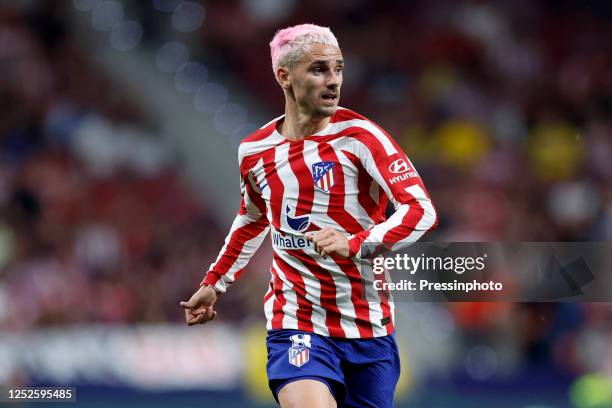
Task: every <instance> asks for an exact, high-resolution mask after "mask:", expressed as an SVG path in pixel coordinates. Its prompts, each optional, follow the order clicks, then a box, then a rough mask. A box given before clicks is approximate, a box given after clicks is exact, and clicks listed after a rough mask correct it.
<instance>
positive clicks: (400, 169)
mask: <svg viewBox="0 0 612 408" xmlns="http://www.w3.org/2000/svg"><path fill="white" fill-rule="evenodd" d="M389 172H391V173H393V174H399V176H395V177H391V178H390V179H389V184H391V185H393V184H395V183H399V182H400V181H404V180H408V179H409V178H413V177H419V175H418V174H417V172H416V171H414V170H413V169H412V167H410V165H409V164H408V162H407V161H406V160H404V159H397V160H395V161H394V162H393V163H391V164H390V165H389Z"/></svg>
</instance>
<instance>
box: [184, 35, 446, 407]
mask: <svg viewBox="0 0 612 408" xmlns="http://www.w3.org/2000/svg"><path fill="white" fill-rule="evenodd" d="M270 47H271V54H272V68H273V71H274V75H275V78H276V80H277V82H278V83H279V85H280V86H281V88H282V90H283V92H284V94H285V114H284V115H282V116H280V117H278V118H276V119H274V120H272V121H271V122H270V123H268V124H266V125H264V126H263V127H262V128H260V129H259V130H257V131H256V132H254V133H253V134H251V135H250V136H248V137H246V138H245V139H244V140H243V141H242V143H241V144H240V148H239V151H238V157H239V163H240V175H241V192H242V201H241V205H240V210H239V211H238V214H237V216H236V219H235V220H234V222H233V224H232V227H231V230H230V232H229V235H228V236H227V238H226V240H225V245H224V246H223V248H222V249H221V252H220V254H219V257H218V258H217V260H216V261H215V262H214V263H213V264H212V265H211V266H210V268H209V269H208V272H207V274H206V276H205V278H204V280H203V281H202V283H201V287H200V288H199V290H198V291H197V292H196V293H195V294H194V295H193V296H192V297H191V299H190V300H189V301H188V302H181V306H182V307H183V308H184V309H185V318H186V321H187V323H188V324H189V325H193V324H198V323H200V324H203V323H206V322H208V321H210V320H212V319H213V318H214V317H215V316H216V312H215V311H214V304H215V302H216V301H217V298H218V295H219V294H220V293H224V292H225V291H226V290H227V289H228V287H229V286H230V285H231V284H232V283H233V282H234V281H235V280H236V279H238V278H239V277H240V274H241V272H242V271H243V269H244V267H245V266H246V264H247V262H248V261H249V259H250V258H251V256H252V255H253V253H254V252H255V251H256V250H257V248H258V247H259V245H260V244H261V243H262V241H263V240H264V239H265V237H266V236H267V234H268V232H269V231H270V233H271V241H272V246H273V249H274V256H273V259H272V266H271V268H270V272H271V279H270V284H269V289H268V292H267V294H266V295H265V297H264V310H265V315H266V318H267V329H268V336H267V348H268V364H267V372H268V380H269V385H270V389H271V391H272V393H273V394H274V397H275V398H276V399H277V401H279V402H280V404H281V406H282V407H284V408H287V407H308V408H313V407H335V406H346V407H376V408H383V407H391V406H392V402H393V393H394V391H395V386H396V384H397V380H398V378H399V370H400V362H399V356H398V350H397V344H396V340H395V335H394V331H395V327H394V314H393V312H394V306H393V303H392V299H391V298H389V296H387V295H386V294H384V293H379V292H377V291H376V290H375V289H374V287H373V284H372V282H373V279H374V278H373V275H372V273H371V272H369V273H366V272H364V271H367V268H363V269H362V270H360V263H365V264H367V262H364V261H363V260H362V259H361V246H362V244H364V243H385V245H386V247H389V246H390V247H392V249H398V248H401V247H403V246H405V245H409V244H410V243H413V242H415V241H417V240H418V239H419V238H421V237H422V236H423V235H424V234H425V233H426V232H427V231H429V230H430V229H432V228H434V227H435V225H436V224H437V221H436V212H435V210H434V207H433V205H432V204H431V201H430V199H429V197H428V194H427V192H426V191H425V188H424V186H423V183H422V181H421V178H420V177H419V175H418V173H417V172H416V170H415V169H414V168H413V167H412V165H411V163H410V161H409V160H408V158H407V157H406V155H405V154H404V152H403V151H402V150H401V149H400V147H399V146H398V145H397V144H396V143H395V142H394V140H393V139H392V138H391V137H390V136H389V135H388V134H387V133H386V132H385V131H383V130H382V129H381V128H380V127H379V126H378V125H376V124H375V123H373V122H372V121H370V120H368V119H366V118H364V117H363V116H361V115H359V114H357V113H355V112H353V111H351V110H348V109H344V108H341V107H339V106H338V100H339V98H340V88H341V85H342V71H343V67H344V61H343V58H342V53H341V51H340V48H339V47H338V41H337V40H336V38H335V37H334V35H333V34H332V32H331V31H330V30H329V29H328V28H324V27H319V26H316V25H312V24H303V25H298V26H295V27H290V28H286V29H283V30H281V31H279V32H278V33H277V34H276V35H275V37H274V39H273V40H272V42H271V43H270ZM389 200H390V201H391V202H392V204H393V206H394V208H395V212H394V213H393V214H392V215H391V216H390V217H389V218H388V219H387V218H386V215H385V210H386V208H387V204H388V202H389ZM370 271H371V270H370Z"/></svg>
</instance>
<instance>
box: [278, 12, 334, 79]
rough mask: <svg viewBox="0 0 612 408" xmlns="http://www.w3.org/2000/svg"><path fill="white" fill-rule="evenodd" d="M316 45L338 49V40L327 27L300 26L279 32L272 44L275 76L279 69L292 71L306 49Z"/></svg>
mask: <svg viewBox="0 0 612 408" xmlns="http://www.w3.org/2000/svg"><path fill="white" fill-rule="evenodd" d="M315 43H316V44H325V45H333V46H334V47H338V40H337V39H336V37H335V36H334V34H333V33H332V32H331V30H330V29H329V28H327V27H321V26H318V25H315V24H300V25H296V26H293V27H287V28H283V29H282V30H279V31H278V32H277V33H276V35H275V36H274V38H273V39H272V41H271V42H270V54H271V56H272V70H273V71H274V76H276V71H277V70H278V67H281V66H287V67H288V68H289V69H291V68H292V66H293V65H294V64H295V63H296V62H297V61H298V60H299V59H300V58H301V57H302V56H303V55H304V53H305V52H306V47H307V46H308V45H310V44H315Z"/></svg>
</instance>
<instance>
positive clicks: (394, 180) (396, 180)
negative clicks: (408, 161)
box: [389, 171, 419, 185]
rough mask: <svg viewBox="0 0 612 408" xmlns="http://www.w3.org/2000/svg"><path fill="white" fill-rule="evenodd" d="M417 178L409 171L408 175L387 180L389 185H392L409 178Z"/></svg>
mask: <svg viewBox="0 0 612 408" xmlns="http://www.w3.org/2000/svg"><path fill="white" fill-rule="evenodd" d="M414 177H419V175H418V174H417V173H416V171H409V172H408V173H404V174H401V175H399V176H395V177H391V178H390V179H389V184H391V185H393V184H395V183H399V182H400V181H404V180H408V179H409V178H414Z"/></svg>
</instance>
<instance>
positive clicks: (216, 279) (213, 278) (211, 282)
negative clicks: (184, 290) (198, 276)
mask: <svg viewBox="0 0 612 408" xmlns="http://www.w3.org/2000/svg"><path fill="white" fill-rule="evenodd" d="M204 285H207V286H212V287H213V288H215V290H216V291H217V293H225V291H226V290H227V284H226V283H225V281H224V280H223V279H222V278H221V276H220V275H219V274H218V273H216V272H213V271H209V272H208V273H207V274H206V276H205V277H204V279H203V280H202V282H200V286H204Z"/></svg>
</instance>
